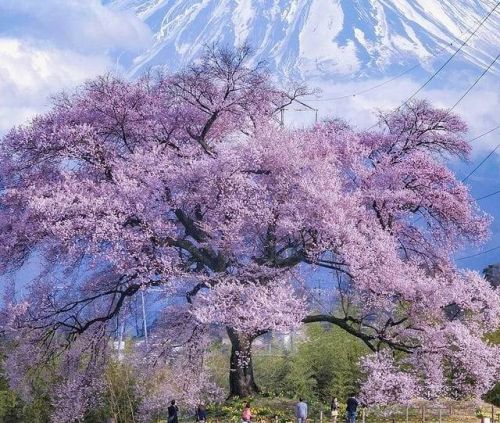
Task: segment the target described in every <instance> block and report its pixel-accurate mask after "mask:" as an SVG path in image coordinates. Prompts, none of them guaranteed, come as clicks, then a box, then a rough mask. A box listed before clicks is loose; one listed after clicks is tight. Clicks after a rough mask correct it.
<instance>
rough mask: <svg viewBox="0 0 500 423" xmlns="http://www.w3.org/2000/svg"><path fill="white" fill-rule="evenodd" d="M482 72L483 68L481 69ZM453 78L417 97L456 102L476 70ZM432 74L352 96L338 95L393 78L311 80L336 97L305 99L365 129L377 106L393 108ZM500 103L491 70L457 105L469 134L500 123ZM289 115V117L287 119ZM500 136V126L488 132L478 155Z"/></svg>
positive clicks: (300, 115)
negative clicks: (499, 116)
mask: <svg viewBox="0 0 500 423" xmlns="http://www.w3.org/2000/svg"><path fill="white" fill-rule="evenodd" d="M477 73H478V74H479V73H480V70H479V69H478V70H477ZM451 75H452V77H453V80H450V81H446V80H440V81H436V83H435V84H431V86H432V87H433V88H430V89H426V90H424V91H423V92H421V93H419V94H418V96H417V98H425V99H428V100H429V101H431V103H432V104H433V105H435V106H438V107H443V108H448V107H450V106H451V105H453V104H454V103H455V102H456V101H457V100H458V99H459V98H460V97H461V96H462V94H464V92H465V90H466V89H467V88H468V87H469V86H470V85H471V84H472V82H474V80H475V79H476V77H477V76H478V75H476V72H474V73H472V74H470V73H468V74H467V75H465V74H463V75H457V73H456V72H453V73H452V74H451ZM427 78H428V75H425V76H424V77H422V79H421V80H420V79H419V80H416V79H412V78H406V77H404V78H400V79H398V80H395V81H391V82H388V83H387V84H385V85H383V86H381V87H379V88H376V89H373V90H370V91H369V92H366V93H362V94H359V95H356V96H350V97H348V98H343V99H336V100H334V99H333V98H336V97H341V96H344V95H350V94H352V93H359V92H360V91H364V90H366V89H370V88H372V87H374V86H376V85H378V84H381V83H384V82H385V81H387V80H388V79H389V78H383V79H369V80H364V81H359V80H358V81H343V82H338V83H335V82H332V81H325V80H315V81H310V82H309V86H310V87H319V88H320V89H321V90H322V93H321V98H323V99H332V100H331V101H314V99H312V98H310V99H309V100H306V101H305V102H306V103H307V104H308V105H310V106H312V107H314V108H317V109H318V115H319V117H320V118H322V117H326V116H336V117H341V118H344V119H346V120H347V121H349V122H351V123H352V124H354V125H356V126H357V127H358V128H360V129H364V128H367V127H369V126H370V125H372V124H373V123H375V121H376V116H375V112H376V110H377V109H383V110H390V109H393V108H395V107H398V106H399V105H400V104H402V102H403V101H405V100H406V99H407V98H408V96H410V95H411V94H412V93H413V92H415V91H416V90H417V89H418V88H419V87H420V86H421V84H422V83H423V81H425V80H426V79H427ZM499 103H500V81H499V80H498V77H497V76H496V75H494V74H493V75H491V74H488V75H487V76H485V77H484V78H483V79H482V80H481V81H480V82H479V83H478V84H477V85H476V87H474V89H473V90H472V91H471V92H470V93H469V94H468V95H467V96H466V97H465V98H464V99H463V100H462V101H461V102H460V104H459V105H458V106H457V107H456V109H454V112H455V113H458V114H459V115H461V116H462V117H463V119H464V120H465V121H466V122H467V124H468V126H469V138H474V137H475V136H476V135H479V134H481V133H483V132H486V131H488V130H490V129H492V128H494V127H496V126H497V125H498V124H499V121H498V104H499ZM287 118H288V119H287ZM285 119H287V120H288V121H289V122H291V121H295V122H299V125H303V124H304V125H307V124H310V123H311V122H312V121H313V120H314V113H309V112H295V113H293V117H292V111H290V112H289V113H288V116H286V117H285ZM499 139H500V130H499V131H496V132H494V133H491V134H490V135H489V136H485V137H483V138H481V140H478V141H477V142H475V143H474V144H473V147H474V150H473V154H474V155H477V154H479V155H481V154H483V153H484V152H485V151H488V150H491V148H492V147H494V146H495V145H497V144H498V142H499Z"/></svg>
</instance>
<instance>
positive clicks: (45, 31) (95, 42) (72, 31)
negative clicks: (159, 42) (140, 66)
mask: <svg viewBox="0 0 500 423" xmlns="http://www.w3.org/2000/svg"><path fill="white" fill-rule="evenodd" d="M0 15H1V16H3V17H4V18H3V19H2V20H1V21H0V22H2V24H3V25H2V26H3V28H2V29H0V33H3V34H5V35H9V36H11V37H16V38H23V39H25V38H31V39H35V38H36V39H41V40H43V42H44V43H50V44H51V45H52V46H56V47H59V48H71V49H74V50H77V51H80V52H82V51H84V52H89V51H92V52H96V51H97V52H102V51H104V50H106V49H123V50H127V51H133V50H140V49H142V48H144V47H146V46H147V45H148V44H149V43H150V42H151V41H152V33H151V31H150V29H149V28H148V26H147V25H146V24H144V23H143V22H142V21H141V20H140V19H139V18H137V17H136V16H135V15H133V14H132V13H131V12H127V11H116V10H112V9H110V8H108V7H106V6H104V5H102V4H101V2H100V0H44V1H40V0H22V1H20V0H2V1H1V2H0Z"/></svg>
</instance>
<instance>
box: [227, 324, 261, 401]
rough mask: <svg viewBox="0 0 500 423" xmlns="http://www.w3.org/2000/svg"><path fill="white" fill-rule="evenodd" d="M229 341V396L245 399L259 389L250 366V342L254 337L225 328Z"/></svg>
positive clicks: (251, 365)
mask: <svg viewBox="0 0 500 423" xmlns="http://www.w3.org/2000/svg"><path fill="white" fill-rule="evenodd" d="M227 334H228V335H229V339H230V341H231V361H230V366H231V367H230V370H229V396H230V397H236V396H237V397H240V398H245V397H249V396H252V395H255V394H257V393H258V392H259V388H258V387H257V384H256V383H255V379H254V376H253V364H252V342H253V340H254V339H255V337H252V336H249V335H247V334H244V333H241V332H238V331H235V330H234V329H231V328H229V327H228V328H227Z"/></svg>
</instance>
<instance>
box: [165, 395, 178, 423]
mask: <svg viewBox="0 0 500 423" xmlns="http://www.w3.org/2000/svg"><path fill="white" fill-rule="evenodd" d="M167 411H168V423H178V421H179V420H178V419H179V418H178V413H179V407H177V405H176V404H175V400H172V401H171V402H170V405H169V407H168V409H167Z"/></svg>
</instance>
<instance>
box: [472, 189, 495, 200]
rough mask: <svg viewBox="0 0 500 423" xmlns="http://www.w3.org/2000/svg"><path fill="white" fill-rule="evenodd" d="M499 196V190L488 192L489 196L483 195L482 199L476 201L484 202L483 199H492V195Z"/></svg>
mask: <svg viewBox="0 0 500 423" xmlns="http://www.w3.org/2000/svg"><path fill="white" fill-rule="evenodd" d="M497 194H500V189H499V190H498V191H494V192H490V193H489V194H486V195H483V196H482V197H478V198H476V201H480V200H484V199H485V198H489V197H493V196H494V195H497Z"/></svg>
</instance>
